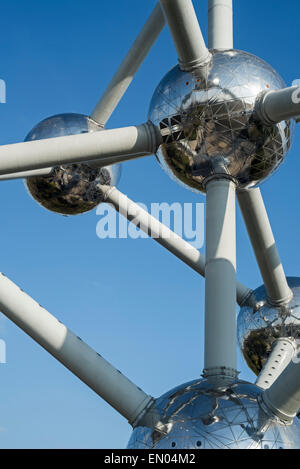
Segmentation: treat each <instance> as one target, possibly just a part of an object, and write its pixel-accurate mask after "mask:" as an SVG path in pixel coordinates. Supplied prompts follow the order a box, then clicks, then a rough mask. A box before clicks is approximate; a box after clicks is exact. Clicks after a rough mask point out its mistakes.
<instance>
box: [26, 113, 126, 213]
mask: <svg viewBox="0 0 300 469" xmlns="http://www.w3.org/2000/svg"><path fill="white" fill-rule="evenodd" d="M101 130H103V129H102V127H101V126H99V125H98V124H97V123H96V122H94V121H93V120H92V119H90V118H89V117H87V116H84V115H81V114H60V115H56V116H53V117H49V118H48V119H45V120H43V121H42V122H40V123H39V124H38V125H37V126H36V127H34V128H33V129H32V130H31V132H30V133H29V134H28V135H27V137H26V139H25V141H30V140H41V139H45V138H54V137H62V136H65V135H75V134H81V133H86V132H96V131H101ZM120 174H121V166H120V165H119V164H117V165H113V166H106V167H103V168H98V167H96V165H95V164H94V163H93V164H91V165H90V164H88V163H80V164H71V165H61V166H56V167H54V168H53V170H52V172H51V174H50V175H47V176H38V177H31V178H28V179H27V180H26V186H27V188H28V190H29V192H30V194H31V195H32V197H33V198H34V200H36V201H37V202H38V203H39V204H40V205H42V206H43V207H45V208H46V209H48V210H51V211H52V212H58V213H61V214H63V215H78V214H80V213H84V212H88V211H89V210H92V209H93V208H95V207H96V206H97V205H98V204H99V203H100V202H102V201H103V194H102V190H101V184H105V185H113V186H115V185H117V183H118V181H119V179H120Z"/></svg>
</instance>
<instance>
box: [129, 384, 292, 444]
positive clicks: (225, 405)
mask: <svg viewBox="0 0 300 469" xmlns="http://www.w3.org/2000/svg"><path fill="white" fill-rule="evenodd" d="M262 392H263V391H262V389H261V388H259V387H258V386H255V385H254V384H251V383H248V382H245V381H237V382H236V383H234V384H232V385H231V386H229V387H227V388H222V389H215V388H213V387H212V386H211V385H210V384H209V382H208V381H207V380H206V379H199V380H195V381H191V382H189V383H185V384H183V385H181V386H178V387H176V388H175V389H172V390H171V391H169V392H167V393H166V394H164V395H163V396H161V397H159V398H158V399H157V400H156V402H155V404H154V406H153V407H152V408H150V410H149V411H148V413H152V415H154V414H155V413H158V415H159V417H160V421H159V425H156V427H155V428H153V427H151V425H150V426H137V427H136V428H135V429H134V430H133V433H132V435H131V438H130V440H129V443H128V448H129V449H292V448H294V449H296V448H297V449H299V448H300V425H299V419H298V418H295V419H294V422H293V423H292V424H291V425H284V424H282V423H279V421H278V420H276V419H275V418H274V419H273V418H271V417H270V415H267V414H266V413H265V412H264V411H263V410H262V408H261V407H260V404H259V403H258V397H259V396H261V394H262ZM150 417H151V416H150Z"/></svg>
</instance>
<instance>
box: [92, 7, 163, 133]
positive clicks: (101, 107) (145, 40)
mask: <svg viewBox="0 0 300 469" xmlns="http://www.w3.org/2000/svg"><path fill="white" fill-rule="evenodd" d="M164 25H165V19H164V15H163V13H162V10H161V7H160V4H159V3H158V4H157V5H156V7H155V8H154V10H153V12H152V14H151V15H150V17H149V19H148V21H147V22H146V24H145V26H144V27H143V29H142V30H141V32H140V34H139V35H138V37H137V38H136V40H135V42H134V43H133V45H132V47H131V49H130V50H129V52H128V54H127V55H126V57H125V58H124V60H123V62H122V63H121V65H120V67H119V69H118V70H117V72H116V73H115V75H114V77H113V78H112V80H111V82H110V84H109V85H108V88H107V89H106V91H105V93H104V94H103V96H102V97H101V99H100V100H99V102H98V104H97V106H96V107H95V109H94V110H93V112H92V114H91V118H92V119H94V121H96V122H98V123H99V124H100V125H103V126H104V125H105V124H106V122H107V121H108V119H109V118H110V116H111V115H112V113H113V111H114V109H115V108H116V107H117V105H118V103H119V101H120V100H121V98H122V97H123V95H124V93H125V92H126V90H127V88H128V87H129V85H130V83H131V82H132V80H133V78H134V75H135V74H136V72H137V70H138V69H139V67H140V65H141V64H142V62H143V61H144V59H145V57H146V56H147V54H148V52H149V51H150V49H151V47H152V46H153V44H154V43H155V41H156V39H157V38H158V36H159V34H160V32H161V31H162V29H163V27H164Z"/></svg>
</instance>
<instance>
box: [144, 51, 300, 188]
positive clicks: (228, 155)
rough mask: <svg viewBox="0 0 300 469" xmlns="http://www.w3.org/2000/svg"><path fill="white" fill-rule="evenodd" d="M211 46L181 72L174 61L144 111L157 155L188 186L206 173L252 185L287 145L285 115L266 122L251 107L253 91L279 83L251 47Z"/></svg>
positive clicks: (278, 160) (257, 92) (199, 185)
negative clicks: (199, 63) (158, 140)
mask: <svg viewBox="0 0 300 469" xmlns="http://www.w3.org/2000/svg"><path fill="white" fill-rule="evenodd" d="M211 52H212V60H211V62H210V63H209V64H208V65H207V66H205V67H201V68H200V69H198V70H197V71H194V72H184V71H182V70H180V68H179V66H178V65H177V66H175V67H174V68H173V69H171V70H170V71H169V72H168V73H167V74H166V75H165V77H164V78H163V79H162V81H161V82H160V84H159V85H158V87H157V88H156V90H155V92H154V95H153V98H152V101H151V104H150V109H149V115H148V117H149V119H150V121H151V122H153V123H154V124H155V125H156V126H158V127H159V129H160V132H161V135H162V139H163V143H162V145H161V146H160V147H159V150H158V152H157V157H158V159H159V161H160V163H161V165H162V167H163V168H164V169H165V170H166V172H167V173H168V174H169V175H170V176H171V177H172V178H173V179H175V180H176V181H177V182H179V183H181V184H183V185H184V186H186V187H188V188H190V189H193V190H195V191H205V181H206V180H207V179H208V178H210V177H212V176H215V175H218V174H221V175H228V176H229V177H232V178H234V179H235V180H236V181H237V183H238V185H239V187H242V188H246V187H252V186H255V185H256V184H258V183H260V182H261V181H263V180H265V179H266V178H267V177H268V176H270V175H271V174H272V173H273V172H274V171H275V170H276V169H277V168H278V167H279V165H280V164H281V162H282V161H283V159H284V157H285V155H286V153H287V151H288V150H289V147H290V143H291V130H292V129H291V127H292V124H291V122H290V121H283V122H280V123H279V124H276V125H273V126H266V125H263V124H262V123H261V122H260V121H259V119H257V118H256V114H255V103H256V99H257V97H258V96H260V94H261V93H263V92H266V91H269V90H278V89H281V88H284V86H285V84H284V82H283V80H282V79H281V77H280V76H279V75H278V74H277V72H276V71H275V70H274V69H273V68H272V67H270V66H269V65H268V64H267V63H266V62H264V61H263V60H261V59H260V58H258V57H256V56H254V55H252V54H249V53H247V52H243V51H238V50H226V51H211Z"/></svg>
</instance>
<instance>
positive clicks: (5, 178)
mask: <svg viewBox="0 0 300 469" xmlns="http://www.w3.org/2000/svg"><path fill="white" fill-rule="evenodd" d="M52 169H53V168H42V169H33V170H31V171H21V172H19V173H10V174H2V175H1V176H0V181H9V180H11V179H25V178H29V177H38V176H49V174H50V173H51V172H52Z"/></svg>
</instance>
